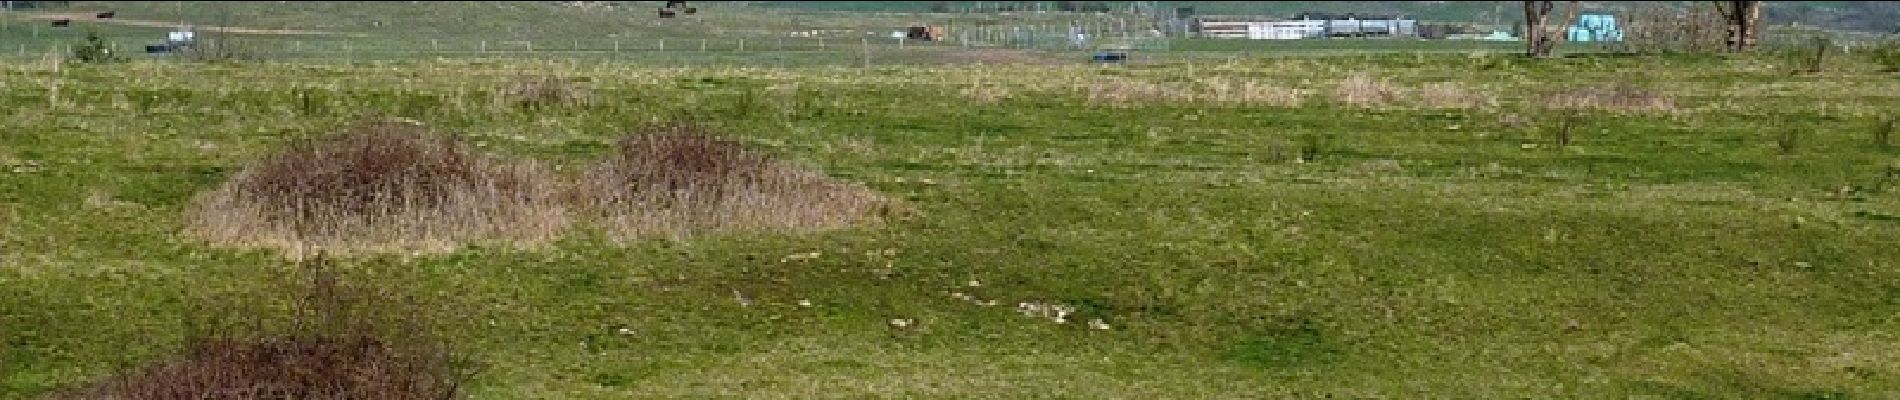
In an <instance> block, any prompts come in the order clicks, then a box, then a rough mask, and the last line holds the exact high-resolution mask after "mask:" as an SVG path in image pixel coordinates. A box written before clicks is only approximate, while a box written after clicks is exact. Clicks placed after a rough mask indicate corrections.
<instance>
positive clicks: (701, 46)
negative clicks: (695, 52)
mask: <svg viewBox="0 0 1900 400" xmlns="http://www.w3.org/2000/svg"><path fill="white" fill-rule="evenodd" d="M699 51H706V39H700V40H699Z"/></svg>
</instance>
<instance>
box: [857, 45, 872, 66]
mask: <svg viewBox="0 0 1900 400" xmlns="http://www.w3.org/2000/svg"><path fill="white" fill-rule="evenodd" d="M858 44H859V45H860V46H862V47H864V68H865V69H871V38H858Z"/></svg>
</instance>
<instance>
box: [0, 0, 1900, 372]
mask: <svg viewBox="0 0 1900 400" xmlns="http://www.w3.org/2000/svg"><path fill="white" fill-rule="evenodd" d="M85 3H86V2H76V4H80V5H84V4H85ZM126 4H131V5H125V6H123V7H125V8H122V9H124V10H143V11H140V12H146V13H151V14H154V15H162V14H161V13H162V11H163V10H164V9H165V5H166V4H168V2H148V3H137V2H127V3H126ZM138 7H143V8H138ZM232 7H239V8H234V11H233V13H236V12H237V11H238V10H250V8H242V7H251V6H246V5H242V3H234V4H233V5H232ZM311 7H317V6H311ZM364 7H371V8H373V7H381V6H379V5H368V6H364ZM442 7H448V6H442ZM457 7H468V5H459V6H457ZM398 8H400V7H398ZM353 10H354V9H353ZM377 10H378V9H366V11H365V10H358V11H351V12H364V13H370V14H376V13H379V12H381V11H377ZM385 11H389V12H392V13H393V12H396V11H394V10H385ZM404 12H408V11H404ZM552 12H561V11H552ZM297 15H299V14H296V13H287V14H283V15H282V16H277V17H271V16H267V15H261V14H260V15H256V16H250V17H247V19H248V20H249V21H258V20H263V19H266V18H280V19H281V21H278V22H275V23H263V24H256V25H251V26H255V27H262V28H270V29H282V28H296V29H323V28H325V26H323V24H327V23H332V22H330V21H329V20H297V19H295V17H296V16H297ZM563 15H565V14H563ZM563 15H556V16H537V17H536V18H543V19H558V18H563ZM813 15H817V16H818V17H813V18H821V17H822V18H830V19H831V20H828V21H830V22H825V23H824V25H827V26H831V25H832V24H842V23H844V22H839V21H840V19H838V18H837V15H836V14H813ZM574 18H581V17H574ZM603 18H604V17H603ZM730 18H739V19H743V18H755V17H738V16H734V17H730ZM894 18H895V17H894ZM744 23H745V22H744V21H725V22H719V24H722V26H724V25H733V24H737V25H734V26H738V25H743V24H744ZM866 23H867V24H869V23H873V22H866ZM440 28H441V29H454V26H452V25H448V24H445V25H442V26H440ZM491 28H492V27H491ZM491 28H481V27H469V28H468V29H469V30H468V31H466V32H461V33H454V32H451V33H447V34H445V35H450V34H453V35H454V36H456V37H461V38H464V39H466V38H469V37H473V36H470V35H474V34H477V33H481V32H490V31H492V29H491ZM10 29H17V26H15V27H14V28H10ZM114 29H120V28H114ZM122 29H126V30H127V31H125V32H120V33H125V34H140V33H137V32H131V30H136V29H143V28H129V27H128V28H122ZM330 29H337V30H342V31H349V32H364V33H368V34H370V36H369V37H367V38H360V39H354V40H357V41H354V42H352V43H355V44H357V45H360V46H364V47H362V48H364V49H375V48H376V47H375V46H376V45H375V43H418V42H416V41H415V40H414V38H403V37H400V36H399V35H393V34H390V32H400V31H401V30H400V28H388V27H381V28H379V27H375V26H369V27H363V26H354V27H333V28H330ZM377 29H386V30H383V31H378V30H377ZM550 29H551V30H550V31H549V32H546V33H545V35H546V36H534V35H528V36H531V37H546V38H560V37H564V36H562V35H567V34H569V33H571V32H566V31H561V29H581V28H576V27H561V28H550ZM626 29H628V30H629V31H630V32H631V31H633V30H636V28H626ZM638 29H647V28H638ZM772 29H778V28H776V27H774V28H772ZM9 32H11V33H10V34H14V33H18V32H17V31H9ZM127 32H131V33H127ZM150 32H162V30H155V31H150ZM642 32H645V31H642ZM535 35H539V34H535ZM654 35H655V36H651V37H653V38H659V37H666V38H674V40H692V39H691V38H695V37H703V38H708V39H709V40H713V39H724V38H730V37H733V36H716V35H708V36H692V35H686V34H679V35H676V36H669V35H672V34H661V33H655V34H654ZM10 37H17V36H10ZM633 37H647V36H638V35H634V36H633ZM46 40H48V42H47V43H71V42H64V41H62V42H53V41H52V40H53V39H46ZM269 40H283V39H269ZM548 40H557V39H548ZM272 43H279V44H281V42H272ZM311 43H315V41H313V42H311ZM596 43H598V42H596ZM1463 45H1465V44H1445V43H1444V42H1436V43H1414V42H1402V41H1366V42H1353V43H1352V44H1348V43H1345V42H1339V43H1336V44H1334V45H1328V44H1326V43H1319V42H1306V41H1299V42H1264V41H1261V42H1225V41H1196V40H1188V41H1179V42H1177V43H1176V44H1175V45H1174V46H1171V50H1169V51H1165V52H1152V53H1139V54H1140V55H1139V56H1138V58H1137V60H1136V61H1135V62H1134V63H1131V64H1129V65H1119V66H1100V65H1087V64H1081V63H1079V61H1080V60H1084V59H1085V57H1086V54H1084V52H1014V51H998V50H972V51H965V50H962V49H957V48H952V47H950V46H939V47H925V48H910V49H908V50H905V51H895V50H893V49H888V48H883V49H881V50H884V52H880V53H875V54H874V56H875V57H877V59H876V61H875V62H874V63H873V64H874V65H875V66H874V67H873V68H862V67H861V64H860V62H861V61H860V59H859V58H858V57H861V54H862V53H859V52H854V51H851V50H849V49H846V50H824V51H816V50H809V51H781V52H770V53H765V54H750V53H743V52H738V51H737V50H736V49H734V51H731V52H719V51H708V52H704V53H700V52H686V51H680V52H672V51H668V52H659V51H653V52H643V53H633V54H636V55H622V54H616V53H606V54H581V53H558V52H554V53H542V54H537V55H535V56H533V57H525V56H524V55H523V54H518V53H504V54H473V55H469V54H459V55H440V56H439V57H416V56H414V55H407V56H396V55H390V56H382V57H379V56H376V55H375V54H376V53H374V52H373V51H366V52H365V53H362V57H360V58H355V57H352V58H348V59H344V60H335V59H329V60H315V59H309V58H299V57H288V56H287V57H277V58H273V59H272V60H267V61H259V62H227V63H189V62H164V61H153V60H135V61H132V62H127V63H113V64H79V63H72V62H55V61H54V58H53V57H21V58H16V59H11V60H10V61H4V62H0V399H14V398H20V399H26V398H42V397H44V396H47V395H49V394H50V393H53V392H55V391H58V390H63V389H70V388H76V387H83V386H85V385H88V384H90V383H92V382H98V381H99V380H101V379H105V378H107V377H110V376H113V375H114V374H116V373H119V372H122V371H126V370H128V369H131V368H134V367H138V366H140V365H146V364H148V363H152V362H155V361H160V360H165V359H168V358H170V357H174V356H176V355H177V354H179V353H180V352H181V351H183V350H184V348H185V346H186V344H187V341H188V339H190V338H192V337H195V336H196V335H201V334H203V333H204V332H203V331H204V330H205V329H207V326H210V325H212V324H215V323H216V322H218V321H224V322H230V321H246V320H249V319H253V318H255V319H260V320H265V321H267V322H268V321H275V322H268V323H270V324H277V323H281V320H280V319H279V318H282V316H283V315H285V314H287V313H290V312H291V311H292V310H289V309H286V308H285V307H286V306H285V298H286V297H287V296H290V295H292V294H291V293H286V292H284V291H282V289H281V286H279V285H281V284H282V282H283V281H285V280H286V279H288V278H289V277H293V276H296V273H297V271H298V270H297V266H295V265H293V264H292V263H291V262H288V261H285V260H284V257H282V255H281V254H278V253H276V252H272V251H264V250H234V249H228V248H221V247H215V246H211V245H208V244H206V243H201V242H199V241H197V240H193V239H191V238H189V237H187V236H185V235H184V234H182V233H181V231H183V230H184V228H185V212H186V210H187V208H188V206H189V205H190V204H191V202H192V201H193V198H194V196H197V195H199V194H201V193H204V192H208V191H211V190H213V189H214V188H217V187H218V186H219V185H220V184H221V183H222V182H223V181H225V180H226V179H228V178H230V177H232V176H233V174H234V173H235V172H236V171H238V169H239V168H240V167H242V166H243V165H245V163H247V162H249V161H252V160H255V159H257V158H259V157H262V156H265V155H266V154H269V153H271V152H274V151H276V150H279V149H282V148H284V146H287V145H289V144H291V143H293V142H295V141H297V140H300V139H303V138H309V137H312V136H316V135H322V134H326V133H328V132H333V131H336V130H338V129H340V128H342V127H345V126H348V125H351V124H355V123H358V122H361V121H365V120H369V119H374V118H380V117H402V118H408V119H413V120H416V121H421V122H423V123H426V124H428V125H429V126H431V127H432V128H433V129H435V130H437V131H440V132H444V133H452V134H455V135H458V136H461V137H463V138H465V139H467V140H468V141H470V142H473V143H475V144H476V145H477V146H479V147H480V148H481V149H483V150H485V151H488V152H493V153H496V154H499V155H502V156H506V157H511V158H513V159H522V160H536V161H539V162H543V163H547V164H550V165H552V166H553V167H554V168H553V169H554V171H555V173H556V174H558V175H562V176H567V177H573V176H576V175H578V174H580V170H581V169H582V168H583V167H584V166H585V165H586V164H587V163H590V162H593V161H594V160H597V159H599V158H600V157H603V156H604V155H606V154H607V153H608V152H609V151H610V148H611V144H612V142H613V141H614V140H615V139H617V138H619V137H621V136H622V135H625V134H628V133H633V132H635V131H637V130H639V129H640V128H641V127H642V126H645V125H647V124H649V123H652V122H656V121H663V120H669V119H690V120H694V121H698V122H699V123H701V124H704V125H705V126H707V127H709V128H710V129H712V130H713V131H716V132H721V133H723V134H725V135H728V136H730V137H732V138H734V139H736V140H739V141H740V142H743V143H744V144H745V145H746V146H747V147H749V148H750V149H753V150H756V151H760V152H763V153H766V154H770V155H772V156H775V157H778V158H780V159H784V160H788V161H791V162H794V163H797V164H800V165H804V166H808V167H810V168H812V169H814V170H817V171H821V172H823V173H824V174H825V175H828V176H831V177H833V178H835V179H838V180H843V181H850V182H859V183H863V184H865V185H867V186H869V187H870V188H872V189H874V190H876V191H877V192H879V193H882V194H884V195H885V196H888V197H891V198H894V199H899V200H901V201H902V202H903V203H904V204H905V205H906V206H907V207H908V208H909V209H910V212H909V213H907V214H903V215H902V216H901V217H896V218H891V219H889V220H887V221H885V222H884V223H882V224H875V225H866V226H860V227H856V228H852V229H845V230H837V231H825V232H769V231H762V232H743V233H720V234H707V235H700V236H694V237H689V238H683V239H655V240H646V241H632V242H616V241H614V240H611V239H609V238H608V237H609V236H610V235H607V234H606V233H605V232H602V231H600V230H599V229H598V228H592V227H585V226H583V227H576V228H574V229H572V230H571V231H570V232H568V233H567V234H566V235H564V236H563V237H562V238H561V239H560V240H558V241H557V242H555V243H553V244H552V245H549V246H547V247H546V248H537V249H512V248H506V247H499V246H470V247H466V248H462V249H460V250H458V251H455V252H452V253H448V254H434V255H410V256H398V255H391V256H384V257H362V258H351V259H346V260H342V261H339V264H338V266H339V270H338V271H337V273H338V274H339V275H340V276H341V277H343V278H344V279H346V280H348V281H351V282H358V283H362V284H366V285H374V286H379V287H385V288H388V289H389V290H393V291H395V292H397V293H400V294H402V295H405V296H407V297H413V301H411V302H408V303H406V304H407V305H406V306H407V307H410V308H401V309H392V310H393V311H390V312H395V313H402V314H404V315H406V316H408V317H410V318H413V319H415V320H417V321H421V322H420V323H421V325H420V327H419V328H418V331H417V332H416V333H420V334H426V335H430V336H434V337H439V338H440V340H442V341H443V343H444V344H446V345H447V346H448V347H449V348H450V349H451V350H453V351H454V352H455V353H456V354H458V355H460V356H461V357H464V358H466V360H467V361H468V366H469V370H470V371H472V372H473V374H472V375H470V377H469V378H468V381H467V382H466V386H465V389H466V392H467V395H468V396H467V397H469V398H507V399H514V398H573V399H622V398H678V397H687V398H705V397H740V398H863V397H873V398H887V397H888V398H1315V397H1324V396H1327V395H1330V396H1333V397H1350V398H1375V397H1376V398H1388V397H1389V398H1668V399H1702V398H1786V399H1839V398H1854V399H1861V398H1868V399H1877V398H1893V397H1900V350H1896V349H1900V335H1897V334H1896V332H1900V245H1896V244H1900V143H1882V140H1883V139H1882V138H1881V136H1880V135H1879V132H1880V131H1881V129H1882V127H1883V126H1888V127H1889V128H1886V129H1888V130H1889V133H1888V137H1886V139H1884V140H1885V141H1887V142H1895V140H1894V139H1892V138H1891V128H1890V126H1891V125H1890V123H1888V122H1884V121H1891V120H1892V119H1893V118H1895V115H1894V112H1893V110H1895V109H1900V80H1896V79H1895V78H1896V76H1895V75H1894V74H1893V73H1892V72H1882V71H1881V70H1880V68H1879V66H1877V65H1874V64H1873V63H1870V62H1868V61H1867V60H1865V59H1862V58H1860V56H1858V55H1847V56H1839V55H1837V56H1833V57H1831V58H1829V59H1828V61H1827V64H1826V65H1825V67H1826V68H1825V71H1824V72H1820V73H1805V74H1792V73H1790V71H1791V70H1792V69H1793V68H1794V67H1793V66H1792V65H1790V63H1789V62H1788V61H1787V60H1785V59H1782V58H1779V57H1776V56H1771V55H1763V54H1750V55H1734V56H1728V55H1724V56H1714V55H1675V56H1608V55H1594V54H1584V55H1582V56H1580V57H1569V58H1557V59H1549V60H1529V59H1523V58H1520V57H1516V56H1514V55H1508V54H1499V53H1502V52H1506V51H1510V50H1511V49H1510V48H1509V47H1507V46H1511V45H1513V44H1496V43H1483V44H1478V45H1480V46H1489V47H1482V48H1463V47H1458V46H1463ZM390 46H394V45H390ZM5 47H7V46H6V44H4V43H0V51H10V50H7V49H6V48H5ZM392 48H393V47H392ZM353 50H355V49H353ZM1575 50H1576V51H1582V50H1585V49H1580V48H1579V49H1575ZM392 52H393V51H392ZM1573 52H1574V51H1573ZM392 54H393V53H392ZM403 54H409V53H403ZM1315 55H1331V56H1329V57H1315ZM774 57H776V58H774ZM537 58H539V59H537ZM319 61H321V62H319ZM339 61H340V62H339ZM976 63H988V64H990V65H973V64H976ZM742 66H743V67H742ZM537 76H559V77H564V78H568V80H567V82H569V83H568V85H571V86H570V87H568V89H572V90H574V91H576V92H578V93H585V94H587V97H588V98H589V99H590V101H587V102H583V103H574V104H564V105H558V106H554V107H552V108H543V109H536V110H524V109H521V108H518V107H514V106H510V105H509V104H510V102H511V101H514V100H518V99H515V98H512V97H510V96H511V95H510V94H508V88H509V87H510V86H511V85H513V84H515V83H517V82H520V81H522V80H523V79H526V78H529V77H537ZM1582 106H1596V108H1588V107H1585V108H1582V109H1573V108H1574V107H1582ZM740 297H743V298H744V299H746V302H745V303H742V302H741V301H740V300H739V298H740ZM391 302H392V303H400V302H396V301H395V300H393V299H392V300H391ZM992 302H993V303H992ZM1024 303H1033V304H1062V305H1068V306H1072V307H1074V308H1075V310H1076V311H1075V315H1074V316H1072V317H1070V318H1069V320H1068V321H1067V322H1066V323H1056V322H1054V321H1052V320H1051V319H1049V318H1044V317H1035V316H1026V315H1023V314H1021V313H1019V312H1018V307H1019V306H1020V305H1021V304H1024ZM391 307H395V306H393V305H392V306H391ZM893 320H907V321H909V323H907V324H905V326H901V327H899V326H894V325H893V324H892V321H893ZM1094 320H1099V321H1100V323H1102V324H1105V326H1090V325H1091V324H1090V322H1092V321H1094ZM1104 327H1105V328H1106V329H1099V328H1104ZM256 329H260V330H267V331H268V330H283V329H291V328H290V327H288V326H283V325H271V326H259V327H256Z"/></svg>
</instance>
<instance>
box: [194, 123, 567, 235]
mask: <svg viewBox="0 0 1900 400" xmlns="http://www.w3.org/2000/svg"><path fill="white" fill-rule="evenodd" d="M554 192H556V190H555V180H554V179H553V178H551V177H549V176H547V174H546V173H545V172H544V171H542V170H540V169H539V168H536V167H535V166H533V165H511V164H506V163H503V162H500V161H497V160H495V159H492V158H491V157H488V156H485V155H482V154H477V153H476V152H474V151H472V150H471V149H469V148H468V147H467V146H465V145H463V144H461V143H460V142H458V141H457V140H455V139H454V138H451V137H442V136H433V135H431V134H429V132H428V131H427V129H425V128H422V127H419V126H415V125H408V124H401V123H390V122H378V123H371V124H366V125H362V126H358V127H355V128H352V129H349V130H347V131H345V132H342V133H341V134H337V135H332V136H329V137H325V138H321V139H318V140H315V141H309V142H304V143H299V144H296V145H293V146H292V147H291V148H290V149H288V150H287V151H284V152H281V153H278V154H275V155H272V156H269V157H267V158H265V159H263V160H261V161H259V162H256V163H254V164H252V165H250V166H247V167H246V168H244V169H243V170H241V171H239V172H238V173H237V175H235V176H233V177H232V178H231V179H230V180H229V181H227V182H226V183H225V184H224V185H223V186H221V187H219V188H218V189H217V190H215V191H213V192H211V193H208V194H205V195H202V196H200V197H199V198H198V199H197V201H196V202H194V204H193V206H192V207H191V209H190V211H189V215H188V216H187V220H188V227H187V233H189V234H191V235H193V236H196V237H199V238H202V239H205V240H208V241H210V242H212V243H215V244H222V245H230V246H240V247H267V248H279V249H282V250H285V251H286V252H287V255H290V256H291V257H293V258H296V257H302V256H303V255H304V253H305V252H307V251H325V252H329V253H334V254H347V253H351V252H356V251H392V250H401V251H431V252H440V251H451V250H454V249H455V248H456V247H458V246H459V245H461V244H463V243H465V242H471V241H479V240H499V241H506V242H514V243H518V244H533V243H540V242H543V241H547V240H549V239H551V238H552V237H554V236H555V235H556V234H557V233H558V232H559V231H560V230H561V229H562V228H563V227H565V225H566V222H567V220H566V216H565V212H564V211H565V210H564V209H563V208H562V207H561V206H560V204H559V203H558V202H557V200H558V198H556V196H554V195H552V194H551V193H554Z"/></svg>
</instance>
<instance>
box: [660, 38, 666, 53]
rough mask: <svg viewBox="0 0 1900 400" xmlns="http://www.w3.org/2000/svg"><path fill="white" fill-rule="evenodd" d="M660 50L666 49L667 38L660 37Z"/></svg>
mask: <svg viewBox="0 0 1900 400" xmlns="http://www.w3.org/2000/svg"><path fill="white" fill-rule="evenodd" d="M660 51H666V39H660Z"/></svg>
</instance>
